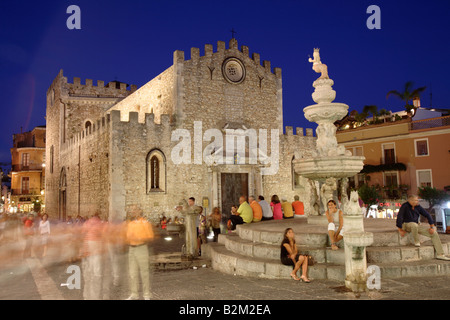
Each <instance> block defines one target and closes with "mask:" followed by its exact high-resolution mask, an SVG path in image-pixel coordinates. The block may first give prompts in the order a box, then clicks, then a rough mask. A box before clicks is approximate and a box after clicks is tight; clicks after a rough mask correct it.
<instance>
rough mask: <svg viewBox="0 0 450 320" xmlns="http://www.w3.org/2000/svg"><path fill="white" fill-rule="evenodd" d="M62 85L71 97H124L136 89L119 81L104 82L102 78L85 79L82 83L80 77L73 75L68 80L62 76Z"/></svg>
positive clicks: (134, 86)
mask: <svg viewBox="0 0 450 320" xmlns="http://www.w3.org/2000/svg"><path fill="white" fill-rule="evenodd" d="M63 86H64V87H65V88H66V89H67V90H68V94H69V96H72V97H100V98H105V97H117V98H121V97H126V96H128V95H129V94H131V93H133V92H135V91H136V90H137V86H136V85H133V84H132V85H129V84H127V83H124V82H120V81H110V82H108V83H105V81H103V80H97V81H96V83H94V81H93V80H92V79H85V80H84V83H82V81H81V78H79V77H74V78H73V81H72V82H69V81H68V79H67V77H63Z"/></svg>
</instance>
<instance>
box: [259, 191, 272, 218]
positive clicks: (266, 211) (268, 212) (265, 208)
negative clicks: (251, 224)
mask: <svg viewBox="0 0 450 320" xmlns="http://www.w3.org/2000/svg"><path fill="white" fill-rule="evenodd" d="M258 202H259V205H260V206H261V209H262V212H263V214H262V219H261V221H263V220H272V219H273V212H272V209H271V208H270V205H269V204H268V203H267V201H266V200H264V197H263V196H258Z"/></svg>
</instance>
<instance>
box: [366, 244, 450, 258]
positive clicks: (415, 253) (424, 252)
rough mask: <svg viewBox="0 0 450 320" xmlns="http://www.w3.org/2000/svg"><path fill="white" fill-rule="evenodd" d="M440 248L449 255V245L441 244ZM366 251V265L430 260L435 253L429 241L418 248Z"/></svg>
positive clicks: (368, 248) (385, 248)
mask: <svg viewBox="0 0 450 320" xmlns="http://www.w3.org/2000/svg"><path fill="white" fill-rule="evenodd" d="M442 247H443V249H444V253H445V254H449V252H450V251H449V250H450V248H449V247H450V243H447V242H443V243H442ZM366 250H367V263H395V262H399V261H420V260H432V259H434V258H435V251H434V247H433V244H432V243H431V241H426V242H425V243H422V245H421V246H420V247H415V246H412V245H404V246H390V247H377V246H373V245H372V246H370V247H367V248H366Z"/></svg>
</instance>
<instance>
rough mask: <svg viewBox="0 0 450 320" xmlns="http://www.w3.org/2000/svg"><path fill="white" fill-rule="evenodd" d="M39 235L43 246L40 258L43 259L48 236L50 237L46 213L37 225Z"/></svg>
mask: <svg viewBox="0 0 450 320" xmlns="http://www.w3.org/2000/svg"><path fill="white" fill-rule="evenodd" d="M39 233H40V235H41V239H42V245H43V246H44V251H43V253H42V257H45V256H46V255H47V243H48V236H49V235H50V222H49V221H48V215H47V214H46V213H45V214H44V215H43V216H42V220H41V222H40V223H39Z"/></svg>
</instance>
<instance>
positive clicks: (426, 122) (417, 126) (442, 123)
mask: <svg viewBox="0 0 450 320" xmlns="http://www.w3.org/2000/svg"><path fill="white" fill-rule="evenodd" d="M447 126H450V116H445V117H438V118H431V119H423V120H416V121H412V122H411V123H410V124H409V130H411V131H413V130H424V129H433V128H439V127H447Z"/></svg>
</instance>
